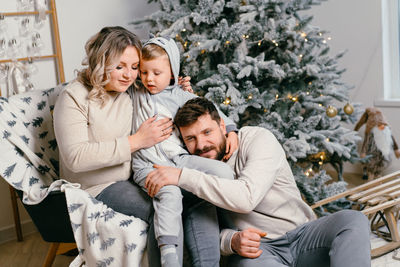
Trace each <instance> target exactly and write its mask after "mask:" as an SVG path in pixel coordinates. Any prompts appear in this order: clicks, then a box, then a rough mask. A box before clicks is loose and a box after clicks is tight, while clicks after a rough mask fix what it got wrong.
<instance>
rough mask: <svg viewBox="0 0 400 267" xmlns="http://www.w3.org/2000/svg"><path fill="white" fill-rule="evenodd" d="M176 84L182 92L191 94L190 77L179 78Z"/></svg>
mask: <svg viewBox="0 0 400 267" xmlns="http://www.w3.org/2000/svg"><path fill="white" fill-rule="evenodd" d="M178 84H179V85H180V86H181V87H182V89H183V91H188V92H189V93H193V88H192V85H191V84H190V76H186V77H183V78H182V77H179V78H178Z"/></svg>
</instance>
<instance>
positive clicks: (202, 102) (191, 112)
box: [174, 97, 221, 127]
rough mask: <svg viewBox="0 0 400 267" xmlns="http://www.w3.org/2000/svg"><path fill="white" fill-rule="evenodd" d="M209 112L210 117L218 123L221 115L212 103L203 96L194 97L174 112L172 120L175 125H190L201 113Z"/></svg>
mask: <svg viewBox="0 0 400 267" xmlns="http://www.w3.org/2000/svg"><path fill="white" fill-rule="evenodd" d="M206 114H210V116H211V119H213V120H215V121H216V122H217V123H218V124H219V122H220V120H221V117H220V116H219V114H218V111H217V109H216V108H215V106H214V104H213V103H212V102H211V101H209V100H207V99H206V98H204V97H196V98H192V99H190V100H188V101H187V102H186V103H185V104H184V105H183V106H182V107H181V108H180V109H179V110H178V112H177V113H176V115H175V118H174V122H175V125H176V126H177V127H185V126H189V125H192V124H193V123H195V122H196V121H197V119H198V118H199V117H201V116H203V115H206Z"/></svg>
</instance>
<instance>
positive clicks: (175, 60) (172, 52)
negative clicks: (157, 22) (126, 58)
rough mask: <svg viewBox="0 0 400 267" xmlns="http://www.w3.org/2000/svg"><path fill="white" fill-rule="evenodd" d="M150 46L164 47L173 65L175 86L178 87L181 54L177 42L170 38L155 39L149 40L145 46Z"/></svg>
mask: <svg viewBox="0 0 400 267" xmlns="http://www.w3.org/2000/svg"><path fill="white" fill-rule="evenodd" d="M148 44H156V45H158V46H160V47H162V48H163V49H164V50H165V52H167V54H168V58H169V63H170V64H171V70H172V75H173V76H174V80H175V82H174V85H178V76H179V67H180V60H181V58H180V52H179V48H178V46H177V45H176V43H175V41H174V40H173V39H172V38H168V37H154V38H151V39H149V40H148V41H147V42H146V43H145V44H144V45H143V46H146V45H148Z"/></svg>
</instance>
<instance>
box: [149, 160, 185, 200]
mask: <svg viewBox="0 0 400 267" xmlns="http://www.w3.org/2000/svg"><path fill="white" fill-rule="evenodd" d="M153 167H154V168H155V170H153V171H152V172H150V173H149V174H148V175H147V178H146V182H145V184H144V187H145V188H146V189H147V194H148V195H149V196H151V197H154V196H155V195H156V194H157V193H158V191H159V190H160V189H161V187H163V186H164V185H178V181H179V176H180V175H181V172H182V170H181V169H178V168H175V167H168V166H160V165H157V164H154V165H153Z"/></svg>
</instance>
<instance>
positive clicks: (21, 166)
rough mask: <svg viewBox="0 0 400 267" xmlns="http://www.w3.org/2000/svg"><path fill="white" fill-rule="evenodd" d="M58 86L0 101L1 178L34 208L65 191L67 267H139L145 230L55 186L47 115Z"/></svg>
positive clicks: (72, 188)
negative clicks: (73, 247)
mask: <svg viewBox="0 0 400 267" xmlns="http://www.w3.org/2000/svg"><path fill="white" fill-rule="evenodd" d="M61 89H62V86H59V87H56V88H51V89H49V90H43V91H39V90H37V91H31V92H28V93H24V94H21V95H15V96H12V97H10V98H8V99H6V98H0V151H1V153H0V176H1V177H3V178H4V179H5V180H6V181H7V182H8V183H9V184H10V185H12V186H13V187H14V188H16V189H18V190H21V191H23V197H22V201H23V202H24V203H25V204H29V205H34V204H37V203H39V202H41V201H42V200H43V199H44V198H46V196H47V195H48V193H49V192H51V191H53V190H60V189H61V187H62V189H63V190H64V191H65V195H66V199H67V205H68V212H69V215H70V219H71V225H72V229H73V231H74V237H75V240H76V243H77V246H78V249H79V252H80V253H79V256H78V257H77V258H76V259H75V260H74V262H73V263H71V266H81V264H84V266H116V267H117V266H140V261H141V259H142V255H143V250H144V248H145V245H146V233H147V231H146V229H147V224H146V223H145V222H144V221H142V220H140V219H138V218H135V217H132V216H126V215H123V214H120V213H117V212H115V211H113V210H112V209H110V208H107V207H106V206H105V205H104V204H103V203H102V202H99V201H97V200H96V199H94V198H92V197H91V196H90V195H89V194H88V193H86V192H85V191H83V190H81V189H79V186H77V185H74V184H69V183H68V182H66V181H63V180H59V177H58V149H57V142H56V139H55V136H54V130H53V121H52V115H51V111H52V110H53V107H54V104H55V101H56V98H57V96H58V94H59V92H60V90H61Z"/></svg>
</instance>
